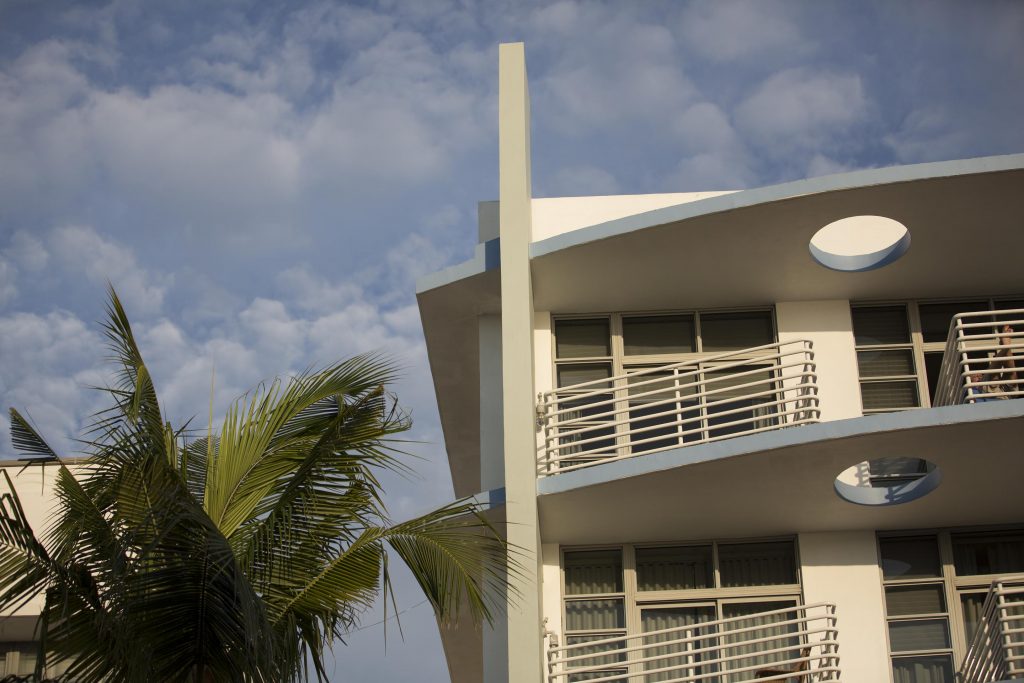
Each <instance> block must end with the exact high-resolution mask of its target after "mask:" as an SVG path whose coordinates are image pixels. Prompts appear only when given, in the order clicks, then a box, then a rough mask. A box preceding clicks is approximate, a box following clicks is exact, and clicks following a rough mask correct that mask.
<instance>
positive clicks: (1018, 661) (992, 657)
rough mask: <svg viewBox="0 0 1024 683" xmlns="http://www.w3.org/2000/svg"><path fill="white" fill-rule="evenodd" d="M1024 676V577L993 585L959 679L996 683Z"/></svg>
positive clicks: (1003, 580)
mask: <svg viewBox="0 0 1024 683" xmlns="http://www.w3.org/2000/svg"><path fill="white" fill-rule="evenodd" d="M1021 677H1024V574H1015V575H1012V576H1004V577H1001V578H998V579H996V580H995V581H993V582H992V585H991V587H990V588H989V591H988V595H987V596H986V597H985V604H984V605H983V606H982V608H981V617H980V620H979V621H978V623H977V625H976V626H975V632H974V637H973V638H971V644H970V646H969V647H968V649H967V656H966V657H965V658H964V663H963V666H961V667H960V673H959V676H958V678H957V680H958V681H960V682H961V683H993V682H994V681H1008V680H1015V679H1019V678H1021Z"/></svg>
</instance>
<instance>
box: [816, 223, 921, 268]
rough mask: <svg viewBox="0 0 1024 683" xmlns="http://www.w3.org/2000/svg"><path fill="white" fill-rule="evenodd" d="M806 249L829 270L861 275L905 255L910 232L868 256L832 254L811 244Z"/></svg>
mask: <svg viewBox="0 0 1024 683" xmlns="http://www.w3.org/2000/svg"><path fill="white" fill-rule="evenodd" d="M807 248H808V249H810V251H811V258H813V259H814V260H815V261H817V262H818V263H819V264H820V265H823V266H825V267H826V268H828V269H830V270H839V271H842V272H844V273H863V272H864V271H867V270H876V269H878V268H881V267H882V266H887V265H889V264H890V263H893V262H894V261H896V260H897V259H899V258H900V257H901V256H903V255H904V254H905V253H907V250H908V249H910V232H909V231H908V232H906V233H904V235H903V237H901V238H900V239H898V240H896V241H895V242H894V243H892V244H890V245H889V246H888V247H886V248H885V249H879V250H878V251H875V252H872V253H870V254H855V255H846V254H833V253H832V252H830V251H825V250H823V249H819V248H818V247H816V246H814V244H813V243H812V242H808V243H807Z"/></svg>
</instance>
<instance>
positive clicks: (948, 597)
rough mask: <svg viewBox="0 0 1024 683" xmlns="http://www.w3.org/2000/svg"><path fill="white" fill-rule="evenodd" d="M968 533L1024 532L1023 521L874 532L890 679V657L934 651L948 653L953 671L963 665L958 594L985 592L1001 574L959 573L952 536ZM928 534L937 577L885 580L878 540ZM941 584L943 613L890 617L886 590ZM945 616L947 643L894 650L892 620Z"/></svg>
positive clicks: (964, 646)
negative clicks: (935, 553) (932, 541)
mask: <svg viewBox="0 0 1024 683" xmlns="http://www.w3.org/2000/svg"><path fill="white" fill-rule="evenodd" d="M970 533H993V534H999V533H1005V534H1014V533H1016V534H1020V533H1024V524H1001V525H988V526H971V527H954V528H942V529H934V528H933V529H907V530H899V531H879V532H877V533H876V534H875V548H876V552H877V553H878V580H879V585H880V586H881V588H882V610H883V614H884V618H885V644H886V651H887V652H888V654H889V676H890V680H892V677H893V673H892V663H893V660H895V659H899V658H906V657H916V656H928V655H933V654H950V655H951V656H952V661H953V673H954V674H956V672H957V671H958V670H959V669H960V667H961V666H962V665H963V661H964V658H965V657H966V656H967V648H968V647H969V646H970V643H969V642H967V625H966V621H965V619H964V614H963V606H962V603H961V596H963V595H966V594H970V593H975V594H976V593H986V592H987V591H988V588H989V585H990V584H991V583H992V581H993V580H994V579H996V578H999V577H1000V576H1003V575H1005V572H1004V573H997V574H967V575H964V576H958V575H957V573H956V567H955V564H954V558H953V540H952V539H953V536H955V535H958V534H970ZM923 536H930V537H934V538H935V544H936V549H937V551H938V560H939V574H938V576H936V577H924V578H917V579H886V578H885V575H884V574H883V572H882V547H881V542H882V541H883V540H885V539H894V538H920V537H923ZM940 584H941V586H942V595H943V600H944V601H945V604H946V610H945V612H943V613H941V614H940V613H935V614H914V615H894V616H892V617H890V616H889V606H888V602H887V600H886V593H885V589H886V588H888V587H892V586H903V585H940ZM942 615H945V618H946V626H947V629H948V633H949V642H950V646H949V647H948V648H940V649H933V650H920V651H919V650H914V651H907V652H893V651H892V643H891V640H890V637H889V623H890V622H891V621H914V620H921V621H924V620H928V619H936V618H940V617H941V616H942Z"/></svg>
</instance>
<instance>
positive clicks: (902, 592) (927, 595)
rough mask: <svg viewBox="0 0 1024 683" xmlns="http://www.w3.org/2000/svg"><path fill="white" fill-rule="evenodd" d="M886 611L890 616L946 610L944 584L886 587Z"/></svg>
mask: <svg viewBox="0 0 1024 683" xmlns="http://www.w3.org/2000/svg"><path fill="white" fill-rule="evenodd" d="M885 611H886V613H887V614H888V615H889V616H890V617H896V616H905V615H908V614H938V613H940V612H945V611H946V599H945V597H944V596H943V592H942V586H932V585H929V586H889V587H887V588H886V589H885Z"/></svg>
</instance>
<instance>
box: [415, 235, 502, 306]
mask: <svg viewBox="0 0 1024 683" xmlns="http://www.w3.org/2000/svg"><path fill="white" fill-rule="evenodd" d="M500 266H501V241H500V240H498V239H493V240H487V241H486V242H484V243H483V244H478V245H476V249H475V251H474V253H473V258H471V259H469V260H468V261H463V262H462V263H457V264H455V265H454V266H449V267H448V268H445V269H444V270H439V271H438V272H436V273H427V274H426V275H424V276H423V277H421V278H420V279H418V280H416V293H417V294H423V293H424V292H429V291H430V290H432V289H438V288H439V287H444V286H445V285H450V284H453V283H455V282H458V281H459V280H466V279H468V278H471V277H473V276H475V275H481V274H483V273H486V272H487V271H489V270H496V269H497V268H499V267H500Z"/></svg>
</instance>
